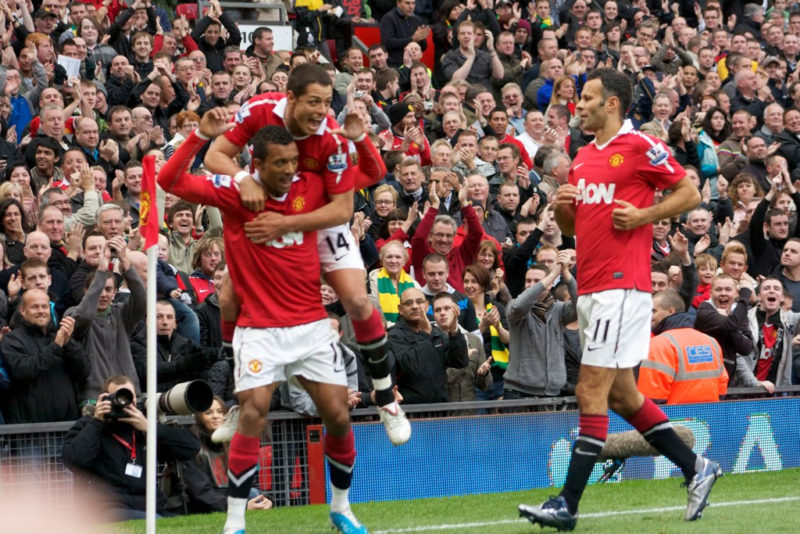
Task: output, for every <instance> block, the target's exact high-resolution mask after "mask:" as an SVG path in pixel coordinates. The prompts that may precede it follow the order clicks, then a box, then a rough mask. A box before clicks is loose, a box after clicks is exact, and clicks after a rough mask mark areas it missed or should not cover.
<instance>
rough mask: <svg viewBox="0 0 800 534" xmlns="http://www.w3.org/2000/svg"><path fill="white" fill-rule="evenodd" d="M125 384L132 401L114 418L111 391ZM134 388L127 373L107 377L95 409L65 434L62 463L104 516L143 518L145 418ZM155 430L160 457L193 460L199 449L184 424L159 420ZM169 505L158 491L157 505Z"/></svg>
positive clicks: (116, 518)
mask: <svg viewBox="0 0 800 534" xmlns="http://www.w3.org/2000/svg"><path fill="white" fill-rule="evenodd" d="M123 388H125V389H128V390H130V392H131V394H132V396H133V402H132V403H131V404H129V405H127V406H126V407H125V408H124V413H123V414H122V415H123V416H122V417H111V416H110V414H111V401H110V400H109V399H108V396H109V395H113V394H115V393H117V392H118V391H119V390H120V389H123ZM134 390H135V386H134V384H133V381H132V380H131V378H128V377H127V376H122V375H117V376H112V377H110V378H107V379H106V380H105V382H104V383H103V384H102V388H101V391H102V393H101V394H100V396H99V397H98V398H97V405H96V407H95V410H94V414H93V415H86V416H84V417H82V418H81V419H79V420H78V421H76V422H75V424H74V425H73V426H72V428H70V429H69V432H67V436H66V438H64V449H63V453H62V454H63V456H62V458H63V461H64V464H66V466H67V468H69V469H70V470H71V471H73V473H75V475H76V477H77V479H78V480H79V482H82V483H83V487H84V489H85V490H87V491H91V492H92V493H91V494H92V497H91V498H92V499H93V502H95V503H98V504H99V505H100V506H101V508H100V509H102V511H103V512H102V517H103V519H105V520H106V521H122V520H128V519H144V517H145V496H146V487H145V476H144V473H145V470H146V469H147V459H146V458H147V453H146V451H145V444H146V443H147V437H146V435H145V432H146V431H147V419H146V417H145V416H144V414H143V413H142V412H141V411H140V410H139V408H138V407H137V402H136V401H137V399H136V392H135V391H134ZM156 432H157V437H156V441H157V443H158V450H159V452H160V453H161V454H159V459H160V460H161V461H170V460H181V461H183V460H190V459H192V458H194V457H195V456H196V455H197V453H198V451H199V450H200V444H199V442H198V440H197V438H195V437H194V436H193V435H192V434H191V433H190V432H189V431H188V430H186V429H184V428H180V427H177V426H173V425H166V424H161V423H159V424H158V426H157V428H156ZM131 458H133V459H135V460H136V461H135V463H134V462H132V461H131ZM165 504H166V497H165V496H164V494H163V493H161V492H160V491H159V492H158V495H157V497H156V506H157V510H158V511H159V512H163V509H164V506H165Z"/></svg>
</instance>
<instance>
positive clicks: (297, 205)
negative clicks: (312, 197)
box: [292, 197, 306, 211]
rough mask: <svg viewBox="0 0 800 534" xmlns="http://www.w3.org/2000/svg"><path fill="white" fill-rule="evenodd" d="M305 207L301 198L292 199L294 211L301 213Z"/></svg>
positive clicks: (304, 202)
mask: <svg viewBox="0 0 800 534" xmlns="http://www.w3.org/2000/svg"><path fill="white" fill-rule="evenodd" d="M305 205H306V199H304V198H303V197H297V198H296V199H294V201H292V209H293V210H294V211H303V208H304V207H305Z"/></svg>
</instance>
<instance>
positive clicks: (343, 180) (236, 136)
mask: <svg viewBox="0 0 800 534" xmlns="http://www.w3.org/2000/svg"><path fill="white" fill-rule="evenodd" d="M286 93H287V94H286V96H285V97H284V95H283V94H281V93H265V94H262V95H258V96H256V97H254V98H252V99H250V100H249V101H248V102H247V103H245V105H244V106H242V108H241V109H240V110H239V112H238V113H237V114H236V120H235V127H234V128H233V129H231V130H230V131H228V132H226V133H225V135H224V136H220V137H218V138H217V139H216V140H215V141H214V143H213V144H212V145H211V148H210V149H209V151H208V154H207V155H206V158H205V164H206V167H208V169H210V170H211V171H212V172H214V173H219V174H226V175H230V176H234V180H235V182H236V183H237V184H239V187H240V191H241V199H242V203H243V204H244V205H245V207H247V208H248V209H250V210H252V211H256V212H258V211H261V210H262V209H263V205H264V190H263V188H262V187H261V186H260V185H259V184H258V183H257V181H256V180H257V175H256V174H255V173H254V174H252V175H251V174H250V173H249V172H247V171H244V170H242V169H240V168H239V167H238V166H237V165H236V163H235V162H234V160H233V158H234V157H235V156H237V155H238V154H239V153H240V152H241V150H242V147H243V146H244V145H245V144H246V143H247V142H248V141H249V140H250V139H251V138H252V137H253V135H255V133H256V132H257V131H258V130H259V129H260V128H261V127H263V126H266V125H268V124H275V125H278V126H282V127H284V126H285V127H286V128H287V129H288V130H289V132H291V134H292V135H293V136H294V138H295V141H296V143H297V146H298V149H299V151H300V160H299V169H300V170H301V171H308V172H313V173H320V174H321V175H322V177H323V182H324V186H325V191H326V192H327V193H328V196H329V197H330V202H329V203H328V204H326V205H325V206H323V207H321V208H319V209H317V210H314V211H313V212H311V213H304V214H291V215H288V216H287V215H282V214H278V213H264V214H262V215H260V216H259V217H258V218H257V220H256V221H253V222H251V223H249V224H248V226H247V228H246V230H247V233H248V237H250V238H251V239H252V240H253V241H254V242H256V243H265V242H268V241H271V240H274V239H277V238H279V237H280V236H281V235H284V234H286V233H287V232H304V231H311V230H320V231H319V232H318V235H317V241H318V246H319V257H320V261H321V267H322V273H323V275H324V276H325V279H326V281H327V282H328V283H329V284H330V285H331V286H332V287H333V289H334V290H335V291H336V294H337V295H338V296H339V300H340V302H341V303H342V305H343V306H344V308H345V310H346V311H347V313H348V315H349V316H350V318H351V319H352V321H353V330H354V331H355V336H356V342H357V343H358V344H359V348H360V349H361V352H362V354H364V356H365V358H366V362H367V367H368V370H369V374H370V376H371V377H372V383H373V386H374V388H375V402H376V404H377V405H378V413H379V414H380V418H381V421H383V424H384V426H385V428H386V432H387V434H388V435H389V439H390V440H391V442H392V443H394V444H395V445H400V444H403V443H405V442H406V441H408V439H409V437H410V436H411V426H410V425H409V423H408V420H407V419H406V417H405V413H404V412H403V410H402V409H401V408H400V406H399V405H398V404H397V402H396V401H395V395H394V393H393V391H392V377H391V374H390V373H391V367H390V362H389V360H388V359H387V356H386V331H385V329H384V327H383V322H382V320H381V315H380V313H378V311H377V310H375V309H374V308H373V306H372V304H371V303H370V301H369V299H368V298H367V291H366V271H365V270H364V262H363V261H362V259H361V255H360V253H359V249H358V244H357V243H355V241H354V239H353V236H352V233H351V232H350V227H349V225H348V222H349V220H350V217H351V216H352V214H353V191H352V186H349V187H347V186H346V185H345V184H348V183H349V184H353V182H354V178H353V173H354V171H353V167H352V166H351V165H350V163H349V156H348V153H347V146H346V141H345V140H344V139H342V137H340V136H339V135H338V134H337V133H336V131H337V129H338V128H339V125H338V124H337V123H336V121H335V120H333V119H332V118H331V117H329V116H328V109H329V108H330V102H331V98H332V94H333V86H332V83H331V78H330V76H329V75H328V72H327V71H326V70H325V69H323V68H322V67H320V66H318V65H311V64H305V65H301V66H299V67H297V68H296V69H295V70H294V71H292V75H291V76H290V77H289V81H288V84H287V87H286ZM365 137H366V136H365V135H364V134H362V135H361V136H360V138H358V139H356V140H355V143H356V146H357V148H358V151H359V169H360V170H361V171H364V169H372V172H371V173H370V178H371V179H372V183H374V182H377V181H378V180H380V179H382V178H383V176H384V174H385V172H386V171H385V167H384V166H383V162H382V160H381V159H380V155H379V154H378V153H377V151H376V150H375V149H374V147H372V146H371V142H370V141H369V139H365ZM365 145H370V146H369V147H367V146H365ZM368 149H372V150H371V152H370V151H369V150H368ZM370 154H372V156H371V157H365V156H369V155H370ZM366 185H369V184H367V183H363V182H362V181H357V182H356V186H357V187H358V188H361V187H366Z"/></svg>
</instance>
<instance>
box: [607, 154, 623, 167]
mask: <svg viewBox="0 0 800 534" xmlns="http://www.w3.org/2000/svg"><path fill="white" fill-rule="evenodd" d="M623 161H625V158H623V157H622V154H620V153H619V152H617V153H616V154H612V155H611V157H610V158H608V164H609V165H611V166H612V167H619V166H620V165H622V162H623Z"/></svg>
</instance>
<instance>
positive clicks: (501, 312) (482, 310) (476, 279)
mask: <svg viewBox="0 0 800 534" xmlns="http://www.w3.org/2000/svg"><path fill="white" fill-rule="evenodd" d="M489 289H491V278H490V275H489V271H487V270H486V269H484V268H483V267H481V266H479V265H467V267H466V268H465V269H464V294H466V295H467V297H468V298H469V300H470V302H472V305H473V306H474V307H475V315H476V317H477V319H478V331H479V332H480V333H481V336H483V349H484V352H485V353H486V354H488V355H489V356H487V361H488V362H489V363H490V365H491V373H492V387H491V388H490V389H489V390H487V391H485V392H477V395H478V398H480V399H481V400H496V399H501V398H502V397H503V388H504V383H503V374H504V373H505V370H506V367H507V366H508V343H509V337H510V336H509V332H508V321H507V319H506V313H505V307H504V306H503V305H502V304H500V303H499V302H497V301H496V300H493V299H492V298H491V296H490V295H489V294H488V291H489Z"/></svg>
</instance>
